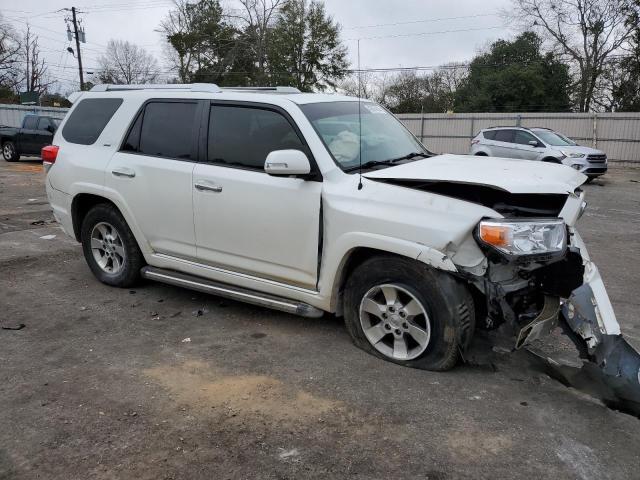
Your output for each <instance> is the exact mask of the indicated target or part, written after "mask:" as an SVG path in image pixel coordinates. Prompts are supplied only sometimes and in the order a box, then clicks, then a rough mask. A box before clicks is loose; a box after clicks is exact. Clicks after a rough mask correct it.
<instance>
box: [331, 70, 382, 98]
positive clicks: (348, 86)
mask: <svg viewBox="0 0 640 480" xmlns="http://www.w3.org/2000/svg"><path fill="white" fill-rule="evenodd" d="M358 77H359V78H358ZM390 81H392V80H391V79H390V77H389V75H388V74H387V73H386V72H384V73H382V74H379V75H376V74H374V73H373V72H354V73H352V74H350V75H348V76H346V77H345V78H344V79H342V80H341V81H339V82H337V84H336V91H338V92H340V93H342V94H344V95H350V96H352V97H358V96H359V97H361V98H366V99H369V100H373V101H374V102H377V103H380V104H382V105H386V103H387V101H386V94H387V89H388V87H389V83H390Z"/></svg>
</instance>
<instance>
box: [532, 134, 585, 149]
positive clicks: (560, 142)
mask: <svg viewBox="0 0 640 480" xmlns="http://www.w3.org/2000/svg"><path fill="white" fill-rule="evenodd" d="M536 135H538V136H539V137H540V138H541V139H542V141H544V142H545V143H548V144H549V145H553V146H554V147H567V146H574V145H576V142H574V141H573V140H570V139H569V138H567V137H565V136H564V135H561V134H560V133H556V132H552V131H536Z"/></svg>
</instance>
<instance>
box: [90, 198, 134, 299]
mask: <svg viewBox="0 0 640 480" xmlns="http://www.w3.org/2000/svg"><path fill="white" fill-rule="evenodd" d="M100 223H108V224H109V225H111V226H113V228H115V230H116V231H117V234H118V236H119V238H120V242H121V244H122V247H123V250H124V261H123V262H122V267H121V268H120V270H119V271H118V272H117V273H108V272H107V271H105V270H104V269H103V268H102V267H101V266H100V265H99V264H98V262H97V260H96V258H95V257H94V254H93V250H92V248H91V234H92V232H93V229H94V227H96V225H98V224H100ZM80 238H81V241H82V250H83V252H84V258H85V259H86V261H87V263H88V264H89V268H91V271H92V272H93V274H94V275H95V276H96V278H97V279H98V280H100V281H101V282H102V283H106V284H107V285H113V286H115V287H122V288H128V287H131V286H133V285H135V284H136V282H138V280H139V279H140V269H141V268H142V267H143V266H144V265H145V261H144V257H143V256H142V252H141V251H140V248H139V247H138V242H137V241H136V239H135V237H134V236H133V233H132V232H131V229H130V228H129V226H128V225H127V222H126V221H125V219H124V218H123V217H122V215H121V214H120V212H119V211H118V210H117V209H116V208H115V207H114V206H113V205H111V204H107V203H101V204H99V205H96V206H95V207H93V208H92V209H91V210H89V212H88V213H87V215H86V216H85V217H84V220H83V221H82V227H81V230H80Z"/></svg>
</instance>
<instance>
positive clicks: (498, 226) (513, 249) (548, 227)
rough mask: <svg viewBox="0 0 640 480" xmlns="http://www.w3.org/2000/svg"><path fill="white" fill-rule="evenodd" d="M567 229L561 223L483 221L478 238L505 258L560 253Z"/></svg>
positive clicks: (554, 221) (528, 220)
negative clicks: (505, 256)
mask: <svg viewBox="0 0 640 480" xmlns="http://www.w3.org/2000/svg"><path fill="white" fill-rule="evenodd" d="M566 237H567V229H566V226H565V223H564V220H562V219H546V218H544V219H535V220H533V219H526V220H483V221H481V222H480V225H479V226H478V238H479V239H480V241H482V242H483V243H485V244H486V245H490V246H491V247H493V248H495V249H496V250H499V251H501V252H503V253H506V254H507V255H540V254H553V253H560V252H563V251H564V249H565V247H566V242H567V238H566Z"/></svg>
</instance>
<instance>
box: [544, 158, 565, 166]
mask: <svg viewBox="0 0 640 480" xmlns="http://www.w3.org/2000/svg"><path fill="white" fill-rule="evenodd" d="M542 161H543V162H546V163H557V164H558V165H562V162H561V161H560V160H558V159H557V158H553V157H547V158H543V159H542Z"/></svg>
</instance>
